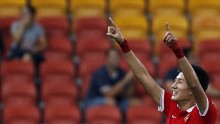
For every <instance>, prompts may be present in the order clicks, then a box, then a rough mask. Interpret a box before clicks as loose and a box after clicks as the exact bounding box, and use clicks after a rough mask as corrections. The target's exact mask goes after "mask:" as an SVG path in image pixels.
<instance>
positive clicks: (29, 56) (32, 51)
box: [8, 5, 46, 64]
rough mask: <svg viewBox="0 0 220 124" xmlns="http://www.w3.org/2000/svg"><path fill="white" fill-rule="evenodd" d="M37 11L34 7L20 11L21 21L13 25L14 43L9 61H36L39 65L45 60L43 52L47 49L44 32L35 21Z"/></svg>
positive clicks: (27, 7)
mask: <svg viewBox="0 0 220 124" xmlns="http://www.w3.org/2000/svg"><path fill="white" fill-rule="evenodd" d="M35 15H36V10H35V8H34V7H33V6H30V5H28V6H24V7H22V8H21V11H20V19H19V20H18V21H15V22H14V23H13V24H12V25H11V35H12V37H13V43H12V45H11V49H10V51H9V53H8V58H9V59H22V60H24V61H34V62H35V64H39V63H40V62H41V61H42V60H43V56H42V52H43V51H44V50H45V48H46V38H45V35H44V30H43V29H42V27H41V26H40V25H38V24H37V23H36V21H35Z"/></svg>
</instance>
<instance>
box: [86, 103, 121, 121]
mask: <svg viewBox="0 0 220 124" xmlns="http://www.w3.org/2000/svg"><path fill="white" fill-rule="evenodd" d="M121 119H122V115H121V113H120V110H119V108H118V107H117V106H113V105H112V106H111V105H103V106H96V107H90V108H88V109H87V111H86V122H87V124H98V123H99V124H121Z"/></svg>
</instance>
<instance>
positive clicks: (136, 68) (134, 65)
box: [125, 51, 150, 80]
mask: <svg viewBox="0 0 220 124" xmlns="http://www.w3.org/2000/svg"><path fill="white" fill-rule="evenodd" d="M125 58H126V60H127V62H128V64H129V66H130V68H131V70H132V72H133V73H134V75H135V77H136V78H137V79H138V80H142V78H143V77H144V76H147V77H148V76H150V75H149V73H148V71H147V69H146V68H145V67H144V65H143V64H142V63H141V62H140V60H139V59H138V58H137V57H136V56H135V54H134V53H133V52H132V51H130V52H127V53H125Z"/></svg>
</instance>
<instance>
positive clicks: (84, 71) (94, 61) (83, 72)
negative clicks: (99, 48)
mask: <svg viewBox="0 0 220 124" xmlns="http://www.w3.org/2000/svg"><path fill="white" fill-rule="evenodd" d="M104 63H105V58H104V57H102V56H100V55H99V54H96V55H95V56H94V55H93V56H91V57H87V58H85V59H83V61H81V62H80V66H79V74H80V76H82V77H84V76H87V75H92V74H93V72H94V71H95V70H96V69H98V68H99V67H101V66H102V65H103V64H104Z"/></svg>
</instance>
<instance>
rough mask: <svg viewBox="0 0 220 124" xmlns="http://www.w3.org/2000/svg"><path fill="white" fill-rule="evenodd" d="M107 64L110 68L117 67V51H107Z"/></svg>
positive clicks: (118, 60) (118, 58)
mask: <svg viewBox="0 0 220 124" xmlns="http://www.w3.org/2000/svg"><path fill="white" fill-rule="evenodd" d="M107 64H108V65H109V66H110V67H112V68H117V67H118V66H119V64H120V57H119V55H118V52H116V51H115V50H111V51H109V53H108V57H107Z"/></svg>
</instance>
